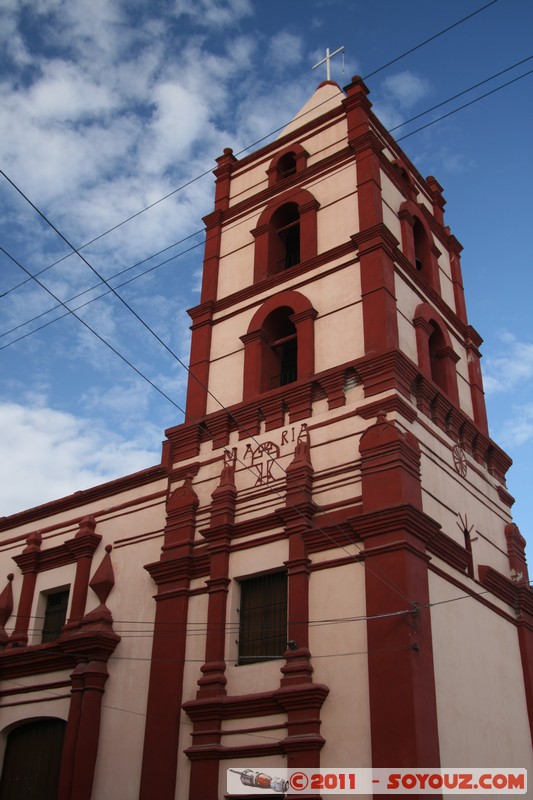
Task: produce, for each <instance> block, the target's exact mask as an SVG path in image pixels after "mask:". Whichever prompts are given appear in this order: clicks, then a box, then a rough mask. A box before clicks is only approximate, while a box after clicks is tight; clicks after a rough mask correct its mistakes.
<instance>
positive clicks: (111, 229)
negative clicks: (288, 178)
mask: <svg viewBox="0 0 533 800" xmlns="http://www.w3.org/2000/svg"><path fill="white" fill-rule="evenodd" d="M497 2H498V0H491V2H490V3H487V4H486V5H484V6H481V8H478V9H477V10H476V11H474V12H472V13H471V14H468V15H467V16H466V17H463V18H462V19H460V20H458V21H457V22H454V23H453V24H452V25H449V26H448V27H446V28H444V29H443V30H441V31H439V32H438V33H436V34H434V35H433V36H431V37H430V38H429V39H425V40H424V41H423V42H420V43H419V44H417V45H415V47H412V48H410V49H409V50H406V51H405V52H404V53H402V54H401V55H399V56H396V57H395V58H394V59H392V60H391V61H388V62H387V63H386V64H383V65H382V66H381V67H378V68H377V69H375V70H373V72H369V73H368V74H367V75H365V76H364V77H363V80H367V79H368V78H371V77H372V76H373V75H377V74H378V72H381V71H382V70H384V69H386V68H387V67H389V66H391V65H392V64H395V63H396V62H398V61H400V60H401V59H402V58H405V57H406V56H408V55H410V54H411V53H414V52H415V51H416V50H418V49H420V48H421V47H424V46H425V45H426V44H428V43H430V42H432V41H434V40H435V39H437V38H439V37H440V36H442V35H443V34H445V33H447V32H448V31H451V30H452V29H453V28H456V27H458V26H459V25H461V24H462V23H463V22H466V21H467V20H469V19H471V18H472V17H474V16H476V14H479V13H481V12H482V11H485V9H487V8H489V6H492V5H494V4H495V3H497ZM340 94H343V93H342V91H341V92H340ZM330 99H331V98H328V99H327V100H324V101H322V102H321V103H318V104H317V105H316V106H314V107H313V108H312V109H309V110H308V111H307V112H305V113H304V114H300V115H299V116H297V117H294V118H293V119H292V120H290V121H292V122H295V121H296V120H298V119H300V118H302V117H304V116H306V114H310V113H311V112H314V111H315V110H316V109H317V108H319V107H320V106H321V105H324V103H328V102H329V100H330ZM288 124H289V123H288V122H285V123H284V124H283V125H281V126H280V127H278V128H275V129H274V130H272V131H270V132H269V133H267V134H265V135H264V136H262V137H261V138H260V139H257V140H256V141H255V142H252V143H251V144H249V145H247V146H246V147H244V148H243V149H242V150H239V151H238V152H237V153H235V156H239V155H242V154H243V153H246V152H247V151H248V150H251V149H252V148H253V147H256V146H257V145H258V144H261V142H264V141H265V140H266V139H269V138H270V137H271V136H273V135H274V134H276V133H279V132H280V131H282V130H283V129H284V128H285V127H286V126H287V125H288ZM211 173H212V167H210V168H209V169H207V170H205V171H204V172H201V173H200V174H199V175H196V176H195V177H194V178H191V179H190V180H188V181H186V182H185V183H182V184H181V185H180V186H178V187H176V188H175V189H173V190H172V191H170V192H168V193H167V194H165V195H164V196H163V197H160V198H159V199H158V200H155V201H154V202H153V203H150V204H149V205H147V206H145V207H144V208H141V209H140V210H139V211H136V212H135V213H134V214H131V215H130V216H129V217H126V219H123V220H122V221H121V222H118V223H117V224H116V225H113V226H112V227H111V228H108V229H107V230H105V231H103V232H102V233H100V234H98V236H95V237H94V238H93V239H90V240H89V241H87V242H84V243H83V244H81V245H80V246H79V247H78V250H83V249H85V248H86V247H89V245H91V244H94V242H97V241H98V240H99V239H102V238H103V237H104V236H107V235H108V234H109V233H112V232H113V231H116V230H117V229H118V228H120V227H122V226H123V225H126V224H127V223H128V222H131V221H132V220H134V219H136V218H137V217H139V216H140V215H141V214H144V213H145V212H146V211H149V210H150V209H152V208H154V207H155V206H157V205H159V203H162V202H163V201H164V200H168V198H169V197H172V196H173V195H175V194H177V193H178V192H180V191H182V190H183V189H186V188H187V187H188V186H191V185H192V184H193V183H195V182H196V181H198V180H200V179H201V178H205V177H206V176H207V175H210V174H211ZM72 255H73V254H72V253H67V254H66V255H65V256H62V257H61V258H60V259H58V260H57V261H54V262H53V264H49V265H48V266H47V267H44V269H42V270H40V272H38V273H36V274H37V275H42V273H43V272H46V271H47V270H49V269H51V268H52V267H54V266H56V265H57V264H60V263H61V262H62V261H64V260H65V259H67V258H70V257H71V256H72ZM28 280H29V279H26V280H25V281H23V282H22V283H20V284H17V285H16V286H13V287H12V288H11V289H7V290H6V291H5V292H3V293H2V294H0V297H5V296H6V295H7V294H9V293H10V292H12V291H14V290H15V289H17V288H19V286H22V285H24V284H25V283H27V282H28Z"/></svg>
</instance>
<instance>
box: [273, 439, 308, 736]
mask: <svg viewBox="0 0 533 800" xmlns="http://www.w3.org/2000/svg"><path fill="white" fill-rule="evenodd" d="M286 487H287V488H286V506H285V508H284V509H282V510H281V511H280V512H279V513H280V515H281V516H282V518H283V521H284V523H285V531H286V533H287V536H288V539H289V558H288V559H287V561H286V562H285V565H286V567H287V577H288V608H289V614H288V625H287V637H288V642H289V645H288V648H287V651H286V653H285V659H286V664H285V666H284V667H282V668H281V671H282V673H283V678H282V679H281V686H291V685H295V684H300V683H309V682H310V681H311V680H312V678H311V675H312V672H313V668H312V666H311V662H310V660H309V659H310V656H311V653H310V651H309V627H308V625H307V624H304V623H305V620H308V619H309V574H310V572H309V564H310V563H311V562H310V560H309V558H308V556H307V548H306V545H305V540H304V536H303V534H304V532H305V531H307V530H308V529H309V527H310V523H311V520H312V517H313V514H314V513H315V510H316V506H315V504H314V502H313V488H312V487H313V465H312V463H311V443H310V439H309V432H308V430H307V428H306V427H303V428H302V431H301V433H300V435H299V437H298V442H297V444H296V449H295V451H294V458H293V460H292V461H291V463H290V464H289V466H288V467H287V482H286ZM289 721H290V720H289Z"/></svg>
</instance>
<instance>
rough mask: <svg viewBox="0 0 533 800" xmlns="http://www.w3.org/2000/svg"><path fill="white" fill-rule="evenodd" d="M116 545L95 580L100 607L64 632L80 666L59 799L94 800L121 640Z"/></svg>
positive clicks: (64, 640) (75, 679)
mask: <svg viewBox="0 0 533 800" xmlns="http://www.w3.org/2000/svg"><path fill="white" fill-rule="evenodd" d="M111 549H112V547H111V545H107V546H106V554H105V556H104V557H103V559H102V561H101V563H100V566H99V567H98V569H97V570H96V572H95V573H94V575H93V578H92V580H91V582H90V584H89V585H90V587H91V588H92V590H93V591H94V593H95V594H96V596H97V597H98V599H99V601H100V604H99V605H98V606H97V607H96V608H95V609H94V610H93V611H90V612H89V613H88V614H86V615H85V616H84V618H83V619H82V620H81V622H80V623H79V624H78V625H77V626H76V627H72V628H70V629H66V628H65V629H64V631H63V633H62V635H61V637H60V639H59V641H58V645H59V647H60V648H61V649H62V650H63V651H64V652H66V653H68V654H69V655H72V656H73V657H74V658H76V660H77V661H78V666H77V668H76V669H75V670H74V672H73V674H72V675H71V682H72V694H71V708H70V711H69V719H68V724H67V737H66V740H65V750H64V752H63V756H62V767H61V774H60V790H59V800H73V799H74V798H76V800H91V795H92V788H93V782H94V770H95V766H96V758H97V755H98V744H99V739H100V718H101V714H102V699H103V695H104V691H105V684H106V681H107V678H108V676H109V673H108V671H107V661H108V659H109V656H110V655H111V654H112V653H113V651H114V650H115V647H116V646H117V644H118V643H119V641H120V637H119V636H118V635H117V634H116V633H115V632H114V630H113V618H112V616H111V612H110V611H109V609H108V608H107V606H106V601H107V598H108V596H109V593H110V592H111V590H112V588H113V586H114V584H115V578H114V575H113V566H112V564H111V557H110V553H111Z"/></svg>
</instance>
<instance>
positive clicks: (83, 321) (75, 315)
mask: <svg viewBox="0 0 533 800" xmlns="http://www.w3.org/2000/svg"><path fill="white" fill-rule="evenodd" d="M1 174H4V173H1ZM10 182H11V181H10ZM32 205H33V204H32ZM39 213H40V212H39ZM0 251H1V252H3V253H4V254H5V255H6V256H7V257H8V258H10V259H11V260H12V261H13V263H15V264H16V265H17V266H18V267H20V269H22V270H23V272H25V273H26V274H27V275H31V272H30V271H29V270H28V269H26V267H25V266H23V265H22V264H21V263H20V262H19V261H17V259H15V258H14V256H12V255H11V254H10V253H8V252H7V250H5V248H3V247H1V246H0ZM84 260H85V259H84ZM32 277H33V276H32ZM34 280H35V281H36V283H38V284H39V286H41V287H42V288H43V289H44V290H45V291H46V292H47V293H48V294H50V295H51V296H52V297H53V298H54V299H55V300H57V302H59V303H61V305H62V306H63V307H64V308H65V309H66V310H67V311H68V312H69V313H70V314H72V315H73V316H74V317H75V318H76V319H77V320H78V321H79V322H81V324H82V325H83V326H84V327H85V328H87V329H88V330H89V331H90V332H91V333H93V334H94V335H95V336H96V337H97V338H98V339H99V340H100V341H101V342H102V343H103V344H105V345H106V346H107V347H108V348H109V349H110V350H112V352H113V353H115V355H117V356H118V357H119V358H120V359H121V360H122V361H123V362H124V363H125V364H127V365H128V366H129V367H131V369H133V370H134V371H135V372H136V373H137V375H139V376H140V377H141V378H143V380H145V381H147V382H148V383H149V384H150V386H152V387H153V388H154V389H155V390H156V391H157V392H159V394H161V395H162V396H163V397H165V398H166V399H167V400H168V401H169V402H170V403H171V404H172V405H173V406H174V407H175V408H177V409H178V410H179V411H180V412H181V413H182V414H183V415H184V418H185V420H187V419H188V420H189V421H190V422H192V423H193V424H195V425H196V426H197V427H198V428H199V429H200V430H201V431H204V432H206V433H207V435H208V436H209V437H210V438H211V440H212V441H213V442H214V443H215V444H216V445H217V446H218V447H222V448H224V445H222V444H221V443H220V442H218V441H217V439H216V437H215V436H214V435H213V434H212V433H211V432H210V431H209V430H208V429H207V428H206V427H205V426H204V425H203V424H202V423H201V422H199V421H198V420H195V419H193V418H192V417H191V416H190V415H187V414H186V412H185V410H184V409H183V408H181V406H180V405H179V404H178V403H176V402H175V401H174V400H173V399H172V398H171V397H169V395H167V393H166V392H164V391H163V390H162V389H161V388H160V387H159V386H157V384H155V383H154V382H153V381H152V380H150V378H148V377H147V376H146V375H145V374H144V373H143V372H141V370H140V369H138V368H137V367H136V366H134V364H132V362H131V361H129V359H127V358H126V357H125V356H124V355H122V353H120V352H119V351H118V350H117V349H116V348H115V347H113V345H112V344H111V343H110V342H108V341H107V339H105V338H104V337H103V336H101V335H100V334H99V333H98V332H97V331H95V330H94V328H92V327H91V326H90V325H89V324H88V323H87V322H85V320H84V319H82V318H81V317H80V316H78V315H77V314H76V313H75V312H74V311H72V310H71V309H69V308H68V306H67V305H66V304H65V303H64V302H63V301H62V300H60V299H59V297H57V295H55V294H54V293H53V292H52V291H51V290H50V289H49V288H48V287H47V286H45V285H44V284H43V283H42V282H41V281H40V280H39V279H38V278H34ZM228 413H229V412H228ZM241 427H242V426H241ZM252 438H253V437H252ZM254 441H255V440H254ZM224 450H225V448H224ZM236 460H238V461H239V463H240V464H241V465H242V466H243V467H244V468H245V469H247V470H249V471H252V470H253V468H252V466H251V465H248V464H246V463H245V462H244V461H242V459H237V457H236ZM276 463H278V462H276ZM278 466H279V467H280V468H281V469H282V470H283V472H285V473H286V470H285V469H284V468H283V467H282V466H281V465H280V464H278ZM254 474H255V473H254ZM272 491H273V492H274V493H275V494H276V495H277V496H278V497H279V498H280V499H281V500H283V502H284V503H285V504H286V505H289V507H290V508H292V509H293V510H294V511H296V512H297V513H298V514H299V515H300V516H301V517H302V518H304V519H305V520H306V522H307V523H308V524H309V525H310V526H311V527H312V528H314V529H315V530H317V531H319V532H320V533H322V534H323V535H324V536H326V537H327V538H328V539H329V540H330V541H331V542H333V544H334V545H335V546H336V547H339V548H340V549H341V550H343V551H344V552H345V553H346V554H347V555H348V556H349V558H351V559H352V560H353V561H354V562H355V563H356V564H359V563H362V564H363V566H364V567H365V568H367V569H368V571H369V572H371V573H372V574H373V575H374V576H375V577H376V578H378V579H379V580H381V581H382V582H383V583H384V584H386V585H387V586H388V587H389V588H390V589H392V590H393V591H395V592H397V593H398V594H399V595H400V596H401V597H402V598H403V599H404V600H406V601H407V602H408V603H411V605H412V606H414V603H413V602H412V601H411V600H410V599H409V598H408V597H407V596H406V595H405V594H404V593H403V592H402V591H401V590H400V589H399V588H398V587H397V586H394V585H393V584H392V583H391V582H390V581H389V580H388V579H387V578H386V577H384V576H383V575H382V574H380V573H381V570H378V571H376V570H375V569H372V568H370V567H369V566H368V564H367V562H366V561H361V560H360V559H358V558H356V556H354V555H353V553H350V551H349V550H347V549H346V547H344V546H343V545H342V544H341V543H340V542H337V541H336V539H334V537H333V536H331V535H330V534H329V533H327V531H325V530H324V529H323V528H321V527H320V526H319V525H317V524H316V523H315V522H314V521H313V520H310V519H309V518H308V517H307V516H306V515H305V514H304V513H303V512H302V511H301V510H300V509H299V508H297V507H296V506H293V505H291V504H288V503H287V498H286V497H283V495H282V494H281V493H280V492H278V491H277V490H275V489H274V488H272ZM334 527H337V528H338V529H339V531H340V532H341V533H342V534H343V535H345V533H344V531H343V530H342V528H341V527H340V526H339V525H334ZM349 544H352V545H354V546H355V548H356V549H357V550H358V551H359V552H363V551H362V550H361V548H360V547H359V545H358V544H357V542H353V541H351V542H349Z"/></svg>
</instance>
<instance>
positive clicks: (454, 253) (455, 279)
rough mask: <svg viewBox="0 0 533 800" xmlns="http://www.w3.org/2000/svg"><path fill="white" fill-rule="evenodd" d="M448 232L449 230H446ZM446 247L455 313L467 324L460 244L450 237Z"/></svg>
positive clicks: (453, 237)
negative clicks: (447, 249)
mask: <svg viewBox="0 0 533 800" xmlns="http://www.w3.org/2000/svg"><path fill="white" fill-rule="evenodd" d="M446 230H447V231H448V230H449V228H446ZM448 247H449V250H450V266H451V270H452V283H453V296H454V299H455V313H456V314H457V316H458V317H459V319H460V320H461V322H464V324H465V325H466V324H467V317H466V304H465V291H464V288H463V273H462V270H461V258H460V256H461V250H462V249H463V246H462V244H460V242H458V241H457V239H456V238H455V236H450V237H449V239H448Z"/></svg>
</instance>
